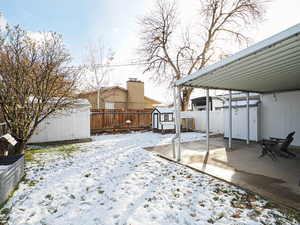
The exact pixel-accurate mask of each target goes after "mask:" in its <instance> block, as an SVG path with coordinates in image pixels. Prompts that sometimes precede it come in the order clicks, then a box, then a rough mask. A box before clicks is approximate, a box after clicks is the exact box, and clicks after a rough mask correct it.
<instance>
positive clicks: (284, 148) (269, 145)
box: [259, 131, 296, 160]
mask: <svg viewBox="0 0 300 225" xmlns="http://www.w3.org/2000/svg"><path fill="white" fill-rule="evenodd" d="M295 133H296V132H295V131H293V132H291V133H289V134H288V136H287V137H286V138H285V139H283V138H275V137H270V140H262V141H261V142H260V144H261V146H262V154H261V155H260V156H259V157H260V158H261V157H263V156H265V155H267V154H268V155H269V156H270V157H271V158H272V159H273V160H275V159H276V155H277V156H281V157H286V158H294V157H296V155H295V154H294V153H292V152H290V151H289V150H288V147H289V146H290V144H291V143H292V142H293V140H294V137H293V136H294V135H295Z"/></svg>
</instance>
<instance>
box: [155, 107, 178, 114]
mask: <svg viewBox="0 0 300 225" xmlns="http://www.w3.org/2000/svg"><path fill="white" fill-rule="evenodd" d="M155 109H156V110H158V111H159V112H160V113H173V112H175V109H174V108H164V107H156V108H155ZM155 109H154V110H155Z"/></svg>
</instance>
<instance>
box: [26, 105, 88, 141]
mask: <svg viewBox="0 0 300 225" xmlns="http://www.w3.org/2000/svg"><path fill="white" fill-rule="evenodd" d="M90 107H91V106H90V103H89V102H88V100H86V99H80V100H79V101H78V103H77V104H76V105H75V106H74V107H73V108H71V109H68V110H65V111H62V112H58V113H56V114H55V115H52V116H50V117H49V118H46V119H45V120H44V121H42V122H41V123H40V124H39V126H38V127H37V129H36V131H35V133H34V134H33V136H32V137H31V138H30V140H29V143H43V142H56V141H69V140H80V139H86V138H90Z"/></svg>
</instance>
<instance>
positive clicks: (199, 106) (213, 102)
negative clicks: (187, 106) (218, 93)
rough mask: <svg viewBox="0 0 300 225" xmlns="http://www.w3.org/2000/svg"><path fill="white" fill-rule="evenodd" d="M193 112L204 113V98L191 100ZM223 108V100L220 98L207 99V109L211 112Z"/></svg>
mask: <svg viewBox="0 0 300 225" xmlns="http://www.w3.org/2000/svg"><path fill="white" fill-rule="evenodd" d="M191 103H192V110H193V111H204V110H206V96H203V97H198V98H193V99H192V100H191ZM222 106H223V99H222V98H220V97H215V96H214V97H212V96H211V97H209V109H210V110H211V111H214V110H217V109H220V107H222Z"/></svg>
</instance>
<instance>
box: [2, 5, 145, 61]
mask: <svg viewBox="0 0 300 225" xmlns="http://www.w3.org/2000/svg"><path fill="white" fill-rule="evenodd" d="M141 7H143V4H142V1H140V0H130V1H129V0H127V1H126V0H125V1H118V0H110V1H108V0H107V1H103V0H102V1H101V0H100V1H99V0H86V1H85V0H48V1H46V0H44V1H39V0H26V1H20V0H9V1H4V2H2V3H1V6H0V12H2V13H3V14H4V16H5V18H6V20H7V21H8V22H9V23H10V24H13V25H16V24H21V25H22V26H23V27H24V28H25V29H26V30H30V31H56V32H58V33H60V34H62V35H63V38H64V41H65V43H66V45H67V47H68V48H69V49H70V50H71V52H72V54H73V56H74V58H75V59H76V62H78V61H80V58H81V57H82V55H83V54H84V49H85V46H86V45H87V43H88V42H89V41H92V40H94V39H96V38H97V37H101V38H102V39H103V40H104V41H105V43H106V44H108V45H109V46H111V47H113V48H114V49H118V48H120V45H121V44H122V39H121V40H120V38H121V37H120V36H119V34H122V36H123V37H126V36H128V34H129V33H130V32H132V29H133V27H134V26H135V23H136V15H137V13H136V12H139V10H141Z"/></svg>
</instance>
